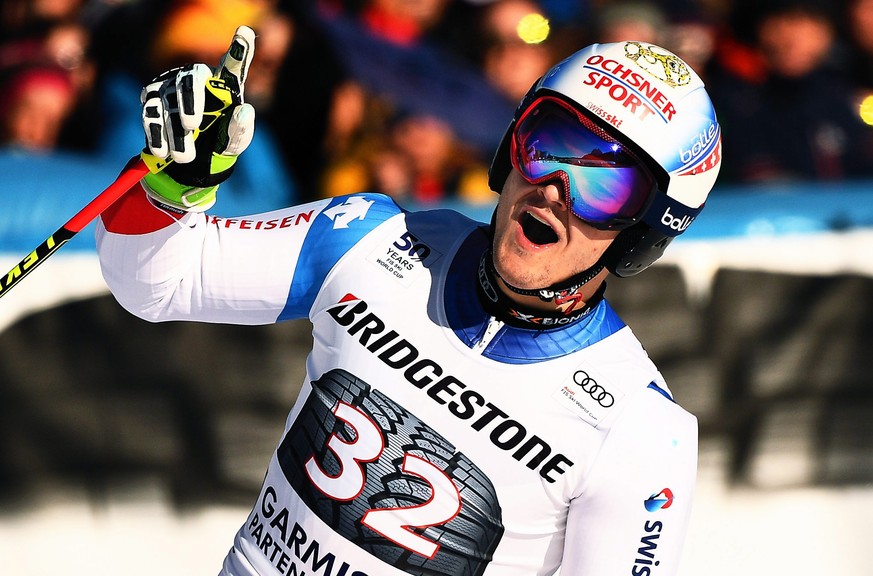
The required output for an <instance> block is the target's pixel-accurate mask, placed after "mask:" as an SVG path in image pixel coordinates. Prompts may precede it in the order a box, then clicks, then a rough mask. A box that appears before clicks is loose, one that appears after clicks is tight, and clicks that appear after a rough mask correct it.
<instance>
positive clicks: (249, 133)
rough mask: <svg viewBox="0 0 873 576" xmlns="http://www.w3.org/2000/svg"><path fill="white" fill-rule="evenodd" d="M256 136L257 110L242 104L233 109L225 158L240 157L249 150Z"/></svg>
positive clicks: (228, 126)
mask: <svg viewBox="0 0 873 576" xmlns="http://www.w3.org/2000/svg"><path fill="white" fill-rule="evenodd" d="M254 134H255V109H254V108H253V107H252V105H251V104H240V105H239V106H237V107H236V108H234V109H233V113H232V114H231V116H230V120H229V121H228V123H227V146H226V147H225V148H224V150H223V151H222V152H221V154H222V155H223V156H238V155H239V154H242V152H243V150H245V149H246V148H248V146H249V144H251V142H252V137H253V136H254Z"/></svg>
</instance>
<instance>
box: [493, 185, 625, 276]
mask: <svg viewBox="0 0 873 576" xmlns="http://www.w3.org/2000/svg"><path fill="white" fill-rule="evenodd" d="M617 235H618V232H617V231H614V230H598V229H596V228H593V227H591V226H589V225H588V224H586V223H585V222H583V221H582V220H581V219H579V218H578V217H577V216H575V215H574V214H573V213H572V212H570V211H569V209H568V206H567V205H566V204H565V203H564V198H563V194H562V193H561V190H560V189H559V188H558V187H557V186H555V185H554V184H541V185H537V184H530V183H528V182H527V181H526V180H525V179H524V178H523V177H522V176H521V174H519V173H518V171H516V170H512V172H511V173H510V175H509V177H508V178H507V179H506V184H505V185H504V186H503V192H502V194H501V195H500V200H499V202H498V204H497V219H496V224H495V232H494V266H495V268H496V269H497V272H498V274H500V276H501V277H502V278H503V279H504V280H505V281H506V282H508V283H510V284H512V285H513V286H516V287H518V288H525V289H529V290H536V289H539V288H545V287H547V286H551V285H552V284H555V283H557V282H561V281H563V280H566V279H567V278H569V277H570V276H572V275H574V274H576V273H578V272H581V271H582V270H585V269H586V268H588V267H590V266H591V265H593V264H594V263H595V262H597V260H598V259H599V258H600V256H601V255H602V254H603V252H604V251H605V250H606V248H607V247H608V246H609V244H610V243H611V242H612V240H613V239H614V238H615V237H616V236H617ZM604 274H605V272H604Z"/></svg>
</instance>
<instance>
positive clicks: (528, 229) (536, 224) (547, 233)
mask: <svg viewBox="0 0 873 576" xmlns="http://www.w3.org/2000/svg"><path fill="white" fill-rule="evenodd" d="M521 231H522V232H524V235H525V237H526V238H527V239H528V240H530V241H531V242H533V243H534V244H538V245H545V244H554V243H555V242H557V241H558V235H557V234H555V231H554V230H552V227H551V226H549V225H548V224H546V223H545V222H543V221H542V220H540V219H539V218H537V217H536V216H534V215H533V214H532V213H530V212H525V213H524V214H523V215H522V217H521Z"/></svg>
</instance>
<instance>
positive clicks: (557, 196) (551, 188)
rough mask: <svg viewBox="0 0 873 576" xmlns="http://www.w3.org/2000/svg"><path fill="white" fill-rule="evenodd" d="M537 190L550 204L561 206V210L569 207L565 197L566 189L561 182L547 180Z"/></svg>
mask: <svg viewBox="0 0 873 576" xmlns="http://www.w3.org/2000/svg"><path fill="white" fill-rule="evenodd" d="M537 191H538V192H539V193H540V195H541V196H542V197H543V199H545V200H546V201H547V202H548V203H549V204H551V205H553V206H556V207H560V209H561V210H566V209H567V203H566V200H565V198H564V189H563V187H562V186H561V184H560V183H559V182H547V183H544V184H540V185H539V187H537Z"/></svg>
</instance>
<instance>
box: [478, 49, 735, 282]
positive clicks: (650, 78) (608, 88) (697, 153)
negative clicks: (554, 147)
mask: <svg viewBox="0 0 873 576" xmlns="http://www.w3.org/2000/svg"><path fill="white" fill-rule="evenodd" d="M543 98H552V99H557V100H560V101H561V102H564V103H566V104H569V105H570V106H571V107H572V108H573V109H574V110H575V111H576V112H577V113H579V114H580V115H581V116H582V117H583V118H584V119H585V123H586V124H590V125H593V126H594V127H595V129H598V130H600V131H602V132H604V133H605V134H606V135H607V138H609V137H611V138H612V139H614V140H615V141H617V142H618V143H620V144H621V145H622V146H623V147H626V148H627V149H628V150H629V151H630V152H631V153H632V155H633V156H635V157H636V158H638V159H639V160H640V161H642V163H643V164H644V165H645V166H646V167H647V168H648V169H649V170H650V171H651V173H652V175H653V177H654V180H655V185H654V186H652V192H651V194H650V198H647V199H645V201H644V202H643V204H642V208H641V210H640V211H639V214H637V216H636V217H635V218H634V219H633V221H632V222H631V223H630V225H628V226H627V227H624V228H623V229H622V231H621V232H620V234H619V235H618V237H617V238H616V239H615V241H614V242H613V243H612V246H611V247H610V249H609V250H608V251H607V254H605V255H604V258H603V259H602V260H603V262H602V264H603V265H605V266H606V268H608V269H609V270H610V271H611V272H612V273H613V274H616V275H617V276H620V277H626V276H633V275H634V274H637V273H639V272H641V271H642V270H645V269H646V268H648V267H649V266H650V265H651V264H652V263H653V262H655V261H656V260H657V259H658V258H660V256H661V255H662V254H663V252H664V249H665V248H666V247H667V245H668V244H669V243H670V242H671V241H672V240H673V238H675V237H676V236H678V235H680V234H682V233H683V232H684V231H685V230H686V229H687V228H688V227H689V226H690V225H691V223H692V222H693V221H694V219H695V218H696V217H697V215H698V214H699V213H700V211H701V210H702V209H703V205H704V203H705V201H706V198H707V195H708V194H709V192H710V190H711V189H712V187H713V185H714V184H715V180H716V176H717V175H718V171H719V167H720V166H721V128H720V127H719V124H718V121H717V119H716V115H715V110H714V109H713V107H712V103H711V101H710V99H709V95H708V94H707V93H706V90H705V89H704V86H703V81H702V80H701V79H700V77H699V76H698V75H697V74H696V73H695V72H694V71H693V70H692V69H691V68H690V67H689V66H688V65H687V64H686V63H685V62H683V61H682V60H681V59H680V58H679V57H678V56H676V55H675V54H673V53H671V52H669V51H668V50H665V49H664V48H660V47H658V46H654V45H652V44H649V43H644V42H616V43H611V44H594V45H592V46H589V47H587V48H584V49H582V50H580V51H578V52H576V53H575V54H573V55H572V56H570V57H569V58H567V59H565V60H564V61H563V62H560V63H559V64H557V65H555V66H554V67H553V68H552V69H550V70H549V71H548V72H546V74H545V75H544V76H543V77H542V78H540V79H539V80H537V81H536V82H535V83H534V85H533V86H532V87H531V89H530V90H529V91H528V93H527V95H526V96H525V97H524V98H523V99H522V101H521V103H520V104H519V106H518V108H517V109H516V112H515V116H514V118H513V119H512V122H511V123H510V125H509V128H508V129H507V131H506V134H505V135H504V137H503V140H502V141H501V143H500V145H499V147H498V149H497V152H496V153H495V155H494V159H493V161H492V164H491V168H490V171H489V185H490V187H491V189H492V190H494V191H496V192H498V193H499V192H501V191H502V189H503V185H504V183H505V181H506V178H507V177H508V176H509V173H510V171H511V170H512V167H513V164H512V162H513V159H512V157H511V154H512V153H513V144H512V141H513V138H514V135H515V131H516V126H517V125H518V124H519V120H520V119H522V118H523V117H524V116H525V113H526V112H527V111H528V109H529V108H531V107H532V106H533V105H535V104H536V103H537V102H539V101H541V100H542V99H543ZM555 172H556V173H561V172H562V171H561V170H560V169H558V170H556V171H555ZM560 179H562V180H563V181H564V186H565V188H566V187H568V186H569V184H568V180H567V175H566V173H563V174H560ZM565 194H568V195H569V191H568V190H566V189H565Z"/></svg>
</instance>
